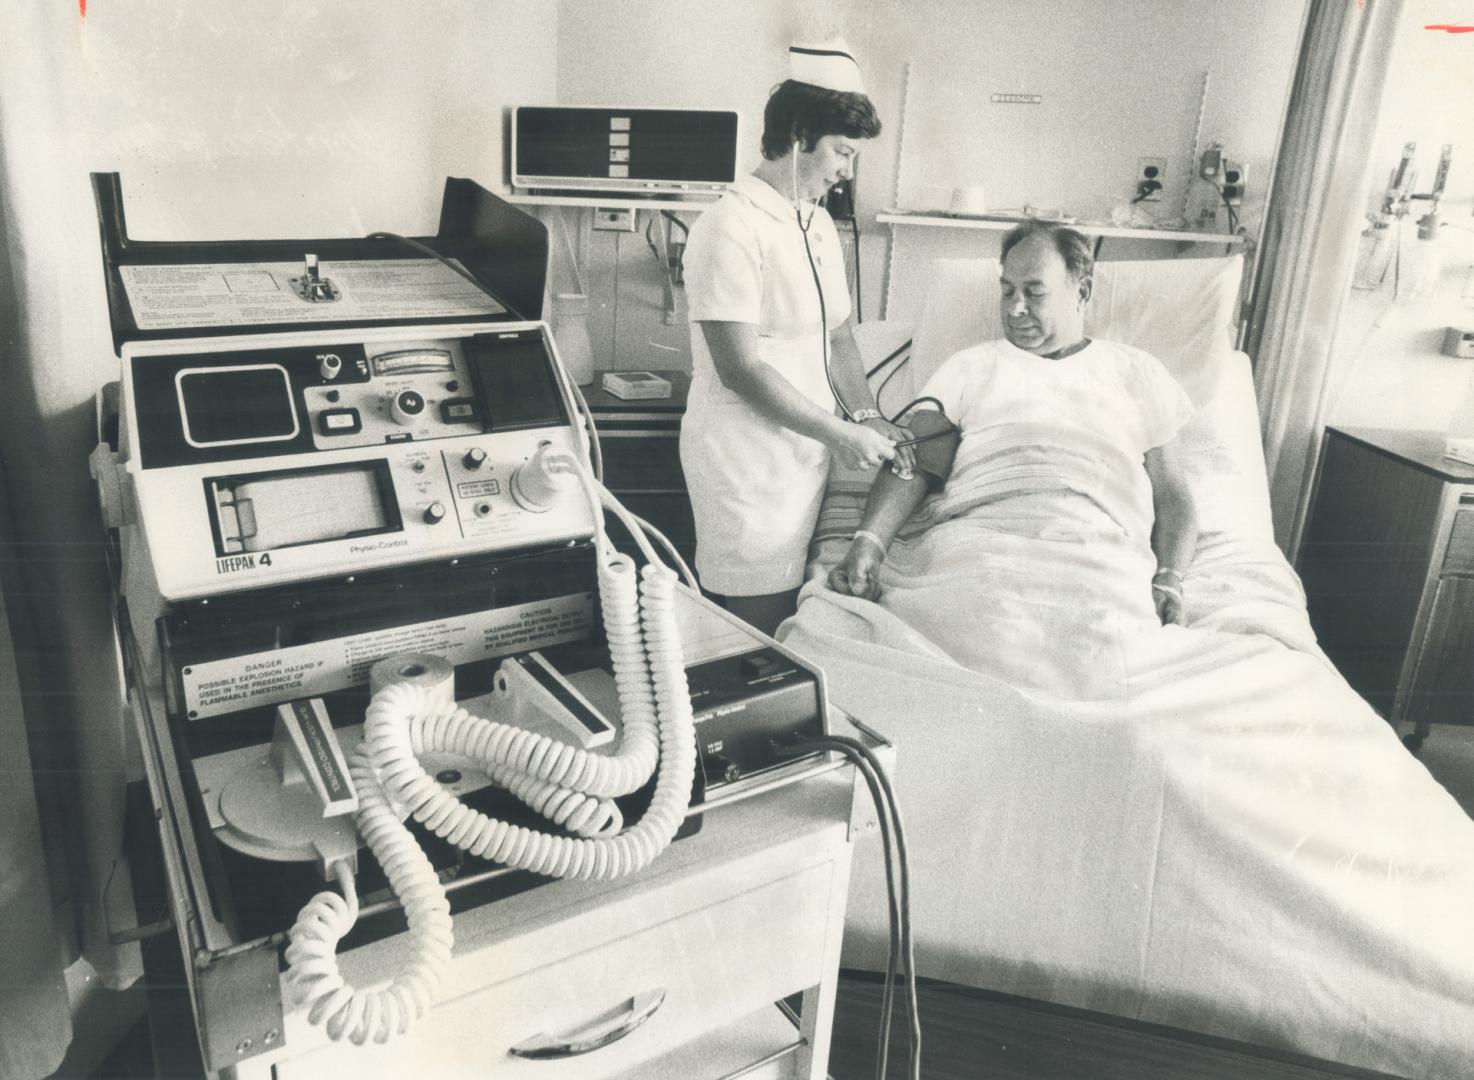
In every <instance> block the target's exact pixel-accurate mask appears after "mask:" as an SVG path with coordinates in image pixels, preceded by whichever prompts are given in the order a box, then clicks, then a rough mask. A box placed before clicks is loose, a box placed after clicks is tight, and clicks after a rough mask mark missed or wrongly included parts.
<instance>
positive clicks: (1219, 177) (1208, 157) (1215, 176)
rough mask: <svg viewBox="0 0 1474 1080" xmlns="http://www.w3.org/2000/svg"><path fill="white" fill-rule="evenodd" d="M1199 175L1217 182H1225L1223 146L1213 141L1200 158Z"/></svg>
mask: <svg viewBox="0 0 1474 1080" xmlns="http://www.w3.org/2000/svg"><path fill="white" fill-rule="evenodd" d="M1198 175H1199V176H1201V177H1202V178H1203V179H1204V180H1211V181H1213V183H1215V184H1221V183H1222V182H1223V147H1221V146H1219V145H1218V144H1217V143H1213V144H1212V145H1210V146H1209V147H1208V149H1206V150H1204V151H1203V156H1202V157H1200V158H1198Z"/></svg>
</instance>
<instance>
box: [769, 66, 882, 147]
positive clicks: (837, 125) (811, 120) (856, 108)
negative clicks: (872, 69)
mask: <svg viewBox="0 0 1474 1080" xmlns="http://www.w3.org/2000/svg"><path fill="white" fill-rule="evenodd" d="M879 134H880V117H878V116H876V115H875V106H874V105H872V104H870V99H869V98H868V97H866V96H865V95H864V94H855V93H851V92H849V91H847V90H828V89H825V88H824V87H822V86H814V85H812V84H810V83H802V82H797V81H795V80H793V79H785V80H784V81H783V82H781V83H779V84H778V86H777V87H776V88H775V89H774V90H773V93H772V95H771V96H769V98H768V104H767V107H766V108H765V109H763V157H765V158H767V159H768V160H769V161H775V160H777V159H778V158H781V157H782V156H783V155H784V154H786V153H788V150H789V148H790V147H791V146H792V145H793V143H794V142H795V141H796V142H798V143H799V145H800V146H802V147H803V149H804V150H805V151H809V150H812V149H814V147H815V145H817V144H818V142H819V140H820V139H821V138H823V137H824V136H825V135H846V136H848V137H849V138H851V139H873V138H875V136H877V135H879Z"/></svg>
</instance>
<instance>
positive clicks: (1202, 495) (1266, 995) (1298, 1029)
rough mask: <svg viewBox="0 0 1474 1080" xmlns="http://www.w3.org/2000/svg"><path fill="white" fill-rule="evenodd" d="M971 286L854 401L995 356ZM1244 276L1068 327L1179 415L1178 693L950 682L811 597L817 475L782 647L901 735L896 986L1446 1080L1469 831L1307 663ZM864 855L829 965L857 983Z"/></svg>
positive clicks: (822, 565) (1373, 725)
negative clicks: (1185, 545)
mask: <svg viewBox="0 0 1474 1080" xmlns="http://www.w3.org/2000/svg"><path fill="white" fill-rule="evenodd" d="M997 270H998V267H997V263H996V262H994V261H989V260H965V261H940V262H938V263H936V264H934V266H933V280H932V282H931V283H930V288H929V293H928V301H927V305H926V308H925V311H924V314H923V316H922V319H921V321H920V323H919V325H918V326H917V328H916V332H915V336H914V340H913V342H912V347H911V350H910V356H909V361H908V362H907V368H908V369H909V370H900V371H895V370H894V366H895V365H897V364H900V363H901V362H902V361H903V360H904V358H905V357H904V353H903V354H901V355H899V356H897V357H896V358H895V359H894V360H893V361H892V363H891V366H890V367H883V368H882V369H881V370H880V371H878V372H877V373H876V376H875V377H876V378H877V379H882V378H884V377H886V376H887V375H888V374H893V378H892V380H891V382H890V383H889V384H888V385H887V386H886V388H885V392H884V400H883V402H882V406H883V407H884V408H887V409H888V410H889V411H894V410H895V409H896V408H897V407H898V406H899V405H901V404H904V403H905V402H906V401H909V400H910V399H911V398H912V397H913V396H914V395H915V394H916V393H919V392H920V388H921V386H922V385H923V384H924V382H925V380H926V377H927V376H928V375H929V374H930V373H931V372H932V371H934V370H935V369H936V367H937V366H938V365H939V364H940V363H941V362H942V361H943V360H944V359H946V357H947V356H949V355H951V354H952V353H953V352H954V351H956V350H957V349H960V348H962V347H965V346H967V345H970V344H972V343H975V342H977V341H980V340H984V339H987V338H992V337H1001V336H1002V334H1001V330H1000V327H999V325H998V322H997V277H998V274H997ZM1240 274H1241V262H1240V259H1238V258H1229V259H1202V260H1172V261H1162V262H1152V263H1109V264H1102V265H1100V266H1099V267H1097V281H1096V289H1095V295H1094V298H1093V301H1092V304H1091V308H1090V309H1089V315H1088V318H1087V323H1086V332H1087V334H1088V335H1090V336H1092V337H1096V338H1102V339H1107V340H1116V341H1124V342H1126V343H1128V344H1134V345H1137V346H1140V347H1142V348H1145V349H1147V350H1149V351H1151V352H1152V353H1154V354H1155V355H1156V356H1158V357H1159V358H1160V359H1161V360H1162V361H1163V362H1164V364H1166V366H1167V367H1168V369H1169V370H1170V371H1171V372H1172V374H1173V375H1174V376H1175V377H1176V378H1177V379H1178V380H1179V382H1180V383H1181V384H1182V385H1183V387H1184V389H1185V390H1186V391H1187V392H1188V395H1189V396H1190V397H1191V398H1192V400H1193V402H1194V404H1195V405H1196V406H1197V408H1198V413H1197V415H1196V417H1195V419H1194V420H1193V421H1192V422H1191V424H1190V425H1189V427H1188V428H1187V429H1185V430H1184V432H1183V434H1182V436H1181V437H1182V438H1183V439H1184V445H1185V446H1186V447H1187V451H1188V452H1187V457H1188V459H1189V461H1190V465H1189V471H1190V473H1191V474H1192V476H1193V480H1194V487H1195V491H1196V494H1197V500H1198V506H1199V512H1200V516H1201V521H1200V526H1201V535H1200V542H1199V548H1198V554H1197V558H1196V560H1195V563H1194V565H1193V568H1192V570H1191V572H1190V573H1189V575H1188V577H1187V582H1186V591H1187V597H1188V617H1189V622H1190V626H1191V627H1192V630H1191V631H1189V632H1188V633H1187V634H1183V633H1181V632H1178V631H1174V632H1173V633H1174V634H1176V635H1177V636H1176V638H1175V639H1174V640H1176V641H1177V642H1178V644H1179V645H1181V643H1182V642H1184V641H1186V642H1190V643H1193V644H1192V646H1191V648H1190V649H1188V650H1187V651H1183V649H1181V648H1179V649H1178V650H1177V652H1176V653H1175V654H1174V658H1173V660H1172V665H1174V666H1170V668H1168V669H1164V670H1162V671H1160V672H1158V673H1157V675H1155V676H1153V677H1150V678H1145V679H1143V680H1141V683H1140V686H1139V687H1138V688H1137V689H1134V690H1132V691H1131V692H1130V693H1128V694H1126V695H1125V696H1123V697H1120V698H1117V699H1113V700H1109V701H1088V702H1079V701H1073V700H1070V699H1069V698H1068V697H1067V696H1064V695H1060V696H1058V697H1055V696H1052V695H1051V694H1050V693H1048V692H1040V691H1038V690H1037V689H1035V690H1029V689H1024V688H1019V687H1014V686H1010V685H1008V684H1007V683H1006V682H1004V681H1002V680H1001V679H1000V678H998V677H995V676H994V675H993V674H990V672H988V671H986V670H973V669H971V668H969V667H967V666H965V665H963V664H961V663H958V662H957V661H955V660H953V659H951V654H949V653H948V651H947V649H946V648H944V647H941V646H942V645H945V644H946V643H941V644H939V643H936V642H931V641H927V640H920V639H919V638H918V636H917V635H916V634H915V633H913V632H912V631H911V630H910V629H909V628H908V627H906V626H904V625H900V624H899V620H897V619H895V618H894V617H893V616H891V615H889V614H888V613H887V612H886V611H885V610H884V606H883V599H884V598H882V604H881V605H875V604H868V603H866V602H863V601H859V600H856V599H854V598H850V597H840V596H837V595H836V594H834V593H832V592H829V591H828V590H826V589H825V588H824V587H823V584H822V581H823V575H824V572H825V571H826V569H827V568H828V567H829V566H832V565H833V564H834V562H836V561H837V560H838V559H839V558H840V557H841V556H842V554H843V552H844V550H845V548H846V547H847V544H848V541H849V537H850V535H851V534H852V533H853V531H854V529H855V528H856V527H857V525H858V522H859V516H860V512H861V510H862V509H863V505H864V497H865V482H864V480H863V478H861V477H858V476H847V475H843V474H836V475H834V476H832V477H831V483H830V485H829V490H828V491H827V493H826V498H825V503H824V507H823V511H822V513H821V517H820V521H819V525H818V529H817V531H816V535H815V540H814V546H813V551H812V556H813V557H812V564H811V578H810V582H809V584H808V585H807V586H806V587H805V591H804V593H803V598H802V600H801V603H800V607H799V611H798V613H797V615H796V616H795V617H794V618H793V619H791V620H790V621H789V622H788V623H787V624H785V626H784V628H783V630H782V632H781V636H782V637H783V638H784V640H785V641H786V643H787V644H789V645H790V646H791V647H793V648H795V649H797V650H798V651H799V652H801V653H803V654H805V655H807V656H808V657H809V658H810V659H812V660H814V661H816V662H818V663H819V664H821V665H822V666H823V667H824V669H825V671H826V673H827V675H828V678H829V685H830V688H831V692H832V694H833V696H834V698H835V699H836V701H837V702H838V703H839V704H840V705H842V706H843V707H845V708H847V709H849V710H851V711H853V712H855V713H856V714H857V715H860V716H863V717H866V718H870V719H874V720H876V721H877V722H883V723H884V724H885V725H886V727H887V730H891V731H894V732H895V734H896V736H897V739H896V741H897V743H898V748H899V751H900V754H899V760H900V763H901V764H900V770H899V775H898V793H899V798H900V802H901V805H902V807H903V808H904V809H905V811H906V813H907V828H908V833H909V838H910V847H911V869H912V874H913V880H914V882H915V885H914V894H913V895H914V901H913V911H912V914H913V919H914V926H915V939H916V955H917V970H918V973H919V974H921V975H925V976H931V977H934V978H941V979H946V980H950V981H953V982H958V983H963V984H968V985H973V986H978V987H982V988H986V989H992V990H998V991H1003V992H1007V993H1011V994H1017V995H1020V996H1024V997H1028V998H1034V999H1040V1000H1045V1001H1049V1002H1054V1003H1057V1004H1062V1005H1068V1006H1075V1007H1081V1008H1087V1009H1094V1010H1097V1011H1101V1012H1105V1013H1110V1014H1114V1015H1120V1016H1125V1017H1129V1018H1133V1019H1136V1020H1141V1021H1146V1022H1152V1023H1159V1024H1165V1025H1170V1026H1173V1027H1178V1028H1185V1029H1189V1030H1194V1031H1198V1032H1203V1033H1206V1034H1209V1035H1215V1036H1221V1037H1226V1038H1232V1039H1237V1040H1242V1041H1247V1042H1251V1043H1255V1044H1258V1045H1263V1046H1267V1047H1272V1048H1278V1049H1283V1050H1287V1051H1295V1052H1299V1053H1302V1054H1308V1055H1311V1056H1314V1057H1319V1058H1322V1059H1326V1060H1329V1061H1335V1062H1343V1063H1346V1064H1348V1065H1353V1066H1360V1067H1363V1068H1371V1069H1379V1070H1384V1071H1387V1072H1391V1073H1394V1074H1397V1075H1405V1076H1413V1077H1461V1076H1468V1075H1471V1074H1474V918H1471V916H1474V823H1471V821H1470V820H1469V818H1468V817H1467V816H1466V815H1465V814H1464V813H1463V811H1462V810H1461V809H1460V808H1459V807H1458V805H1457V804H1456V803H1455V802H1454V800H1453V799H1452V798H1451V797H1450V796H1449V795H1448V794H1447V793H1446V792H1445V791H1444V790H1443V789H1442V788H1441V787H1440V786H1439V785H1438V784H1437V783H1436V782H1435V781H1434V780H1433V779H1432V778H1431V777H1430V776H1429V775H1428V773H1427V771H1426V769H1425V768H1424V767H1423V766H1422V765H1421V764H1419V763H1418V762H1417V761H1416V760H1415V759H1413V758H1412V757H1411V756H1410V755H1408V754H1407V752H1406V751H1405V749H1404V748H1403V747H1402V746H1401V744H1400V743H1399V742H1398V741H1397V738H1396V736H1395V733H1394V732H1393V730H1392V729H1391V728H1390V727H1389V726H1388V725H1387V724H1386V723H1385V722H1384V721H1383V720H1382V719H1381V718H1380V717H1378V716H1377V715H1376V714H1375V713H1374V712H1373V711H1372V710H1371V709H1370V708H1369V707H1367V706H1366V705H1365V704H1364V703H1363V702H1362V701H1361V699H1360V698H1358V697H1357V696H1356V695H1355V694H1354V693H1353V692H1352V691H1351V689H1350V688H1349V686H1348V685H1347V684H1346V683H1345V681H1344V680H1343V679H1342V678H1341V677H1340V675H1339V674H1337V673H1336V672H1335V670H1334V669H1333V668H1332V667H1331V665H1330V664H1329V663H1328V662H1327V661H1326V660H1325V657H1324V655H1323V654H1322V653H1321V652H1320V650H1319V649H1318V647H1317V646H1316V644H1315V640H1314V635H1313V633H1312V631H1311V629H1310V625H1309V622H1308V619H1307V617H1306V614H1305V605H1304V597H1303V593H1302V591H1301V589H1300V585H1299V581H1298V579H1297V578H1296V576H1295V574H1294V572H1293V571H1292V570H1291V568H1290V567H1289V565H1288V564H1287V562H1286V561H1285V559H1284V557H1283V556H1282V555H1281V553H1280V552H1279V550H1278V548H1276V546H1275V545H1274V543H1273V538H1272V532H1271V527H1270V515H1269V502H1268V495H1267V491H1266V483H1265V471H1264V458H1263V453H1262V450H1261V448H1260V442H1259V426H1258V418H1257V413H1256V407H1255V398H1254V391H1253V384H1252V378H1251V372H1250V367H1249V360H1248V357H1246V356H1245V355H1243V354H1242V353H1238V352H1235V351H1234V350H1233V348H1232V346H1231V341H1230V336H1229V328H1230V323H1231V320H1232V316H1233V311H1234V307H1235V304H1236V297H1237V295H1238V288H1239V282H1240ZM876 359H879V357H877V358H876ZM902 535H903V537H905V536H906V535H907V533H906V532H905V531H903V534H902ZM894 558H895V552H894V550H893V553H892V559H894ZM958 587H959V589H960V590H961V589H965V588H966V587H967V583H966V582H962V581H959V582H958ZM973 599H974V600H976V599H977V598H973ZM982 599H984V600H986V598H982ZM967 632H968V631H967V622H966V612H960V613H959V621H958V625H957V630H956V633H957V634H958V635H965V634H966V633H967ZM1068 645H1069V643H1068V642H1067V641H1061V642H1060V645H1059V647H1060V648H1061V649H1067V648H1068ZM871 855H872V858H870V859H869V860H868V864H867V861H866V860H865V859H864V858H863V857H861V859H860V865H859V866H857V872H856V879H855V885H854V889H855V892H854V893H853V894H852V898H851V899H852V902H851V907H850V910H851V911H852V912H853V913H854V915H853V917H852V921H851V923H850V925H849V926H848V928H847V934H846V963H847V964H850V965H852V966H859V967H870V968H874V969H879V968H882V967H883V966H884V955H885V942H886V936H885V926H884V924H883V923H881V922H879V921H877V920H874V919H870V918H868V917H867V914H866V913H869V912H875V911H879V910H882V909H883V905H881V904H879V903H878V902H877V897H879V896H882V895H883V894H882V893H880V889H881V888H882V887H883V885H882V878H881V872H880V869H879V865H880V864H879V858H878V856H876V855H875V853H873V852H872V853H871Z"/></svg>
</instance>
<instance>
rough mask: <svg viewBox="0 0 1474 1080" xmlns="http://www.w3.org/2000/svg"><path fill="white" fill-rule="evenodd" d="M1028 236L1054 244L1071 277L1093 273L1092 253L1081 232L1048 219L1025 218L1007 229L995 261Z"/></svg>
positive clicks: (1091, 275)
mask: <svg viewBox="0 0 1474 1080" xmlns="http://www.w3.org/2000/svg"><path fill="white" fill-rule="evenodd" d="M1031 236H1042V237H1045V238H1047V239H1048V240H1049V241H1050V242H1051V243H1053V244H1054V250H1056V251H1058V252H1059V257H1060V258H1061V259H1063V260H1064V261H1065V269H1066V270H1068V271H1069V274H1070V279H1071V280H1072V281H1084V280H1085V279H1086V278H1088V277H1094V276H1095V256H1094V255H1092V254H1091V253H1090V241H1089V240H1086V239H1085V237H1084V235H1082V234H1081V233H1077V232H1076V231H1075V230H1074V229H1071V228H1069V227H1068V226H1065V225H1056V224H1053V223H1051V222H1048V221H1026V222H1024V223H1023V224H1022V225H1017V226H1015V227H1014V228H1012V229H1010V230H1009V231H1008V232H1007V233H1006V234H1005V235H1004V237H1003V247H1002V250H1001V251H1000V253H999V255H998V260H999V262H1002V261H1003V260H1004V259H1006V258H1008V253H1009V252H1010V251H1012V250H1013V249H1014V248H1016V247H1018V246H1019V245H1020V244H1022V243H1023V242H1024V241H1025V240H1027V239H1029V237H1031Z"/></svg>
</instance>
